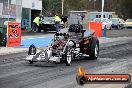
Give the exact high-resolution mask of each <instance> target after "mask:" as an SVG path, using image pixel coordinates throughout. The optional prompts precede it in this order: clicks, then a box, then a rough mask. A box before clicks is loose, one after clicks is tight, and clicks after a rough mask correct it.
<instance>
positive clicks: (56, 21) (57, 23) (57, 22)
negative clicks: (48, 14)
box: [54, 15, 61, 32]
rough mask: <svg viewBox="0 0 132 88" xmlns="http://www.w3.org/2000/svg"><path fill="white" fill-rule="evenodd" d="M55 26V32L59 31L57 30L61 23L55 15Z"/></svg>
mask: <svg viewBox="0 0 132 88" xmlns="http://www.w3.org/2000/svg"><path fill="white" fill-rule="evenodd" d="M54 19H55V25H56V32H58V31H59V28H60V22H61V19H60V17H59V16H58V15H55V18H54Z"/></svg>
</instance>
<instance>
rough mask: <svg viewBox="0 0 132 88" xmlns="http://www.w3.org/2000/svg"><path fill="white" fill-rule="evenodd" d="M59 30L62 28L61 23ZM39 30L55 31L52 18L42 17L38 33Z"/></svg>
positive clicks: (62, 24)
mask: <svg viewBox="0 0 132 88" xmlns="http://www.w3.org/2000/svg"><path fill="white" fill-rule="evenodd" d="M60 24H61V25H60V28H63V27H64V23H63V22H61V23H60ZM41 30H44V31H45V32H46V31H56V26H55V22H54V17H44V19H43V20H42V22H41V24H40V28H39V32H40V31H41Z"/></svg>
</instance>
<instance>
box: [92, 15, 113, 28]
mask: <svg viewBox="0 0 132 88" xmlns="http://www.w3.org/2000/svg"><path fill="white" fill-rule="evenodd" d="M93 21H94V22H101V18H95V19H94V20H93ZM102 23H103V24H102V28H103V29H104V28H105V27H106V29H108V30H111V28H112V21H111V20H109V19H108V18H103V22H102Z"/></svg>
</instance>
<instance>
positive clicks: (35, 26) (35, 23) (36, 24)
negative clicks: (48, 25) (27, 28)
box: [32, 16, 41, 32]
mask: <svg viewBox="0 0 132 88" xmlns="http://www.w3.org/2000/svg"><path fill="white" fill-rule="evenodd" d="M40 23H41V17H40V16H37V17H35V19H34V20H33V25H32V31H33V32H37V31H39V25H40Z"/></svg>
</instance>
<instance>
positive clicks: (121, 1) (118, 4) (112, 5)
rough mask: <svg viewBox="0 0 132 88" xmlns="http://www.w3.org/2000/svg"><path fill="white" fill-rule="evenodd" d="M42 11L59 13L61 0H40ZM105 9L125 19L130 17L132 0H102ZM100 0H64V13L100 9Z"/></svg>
mask: <svg viewBox="0 0 132 88" xmlns="http://www.w3.org/2000/svg"><path fill="white" fill-rule="evenodd" d="M42 1H43V8H44V10H43V13H44V14H47V13H48V14H49V13H58V14H61V1H62V0H42ZM104 1H105V7H104V10H105V11H113V12H116V13H117V14H118V15H119V16H120V17H122V18H124V19H127V18H132V13H131V12H132V9H131V7H132V0H104ZM101 3H102V0H96V2H95V0H64V14H65V15H67V14H68V11H71V10H88V11H93V10H94V11H101Z"/></svg>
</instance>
